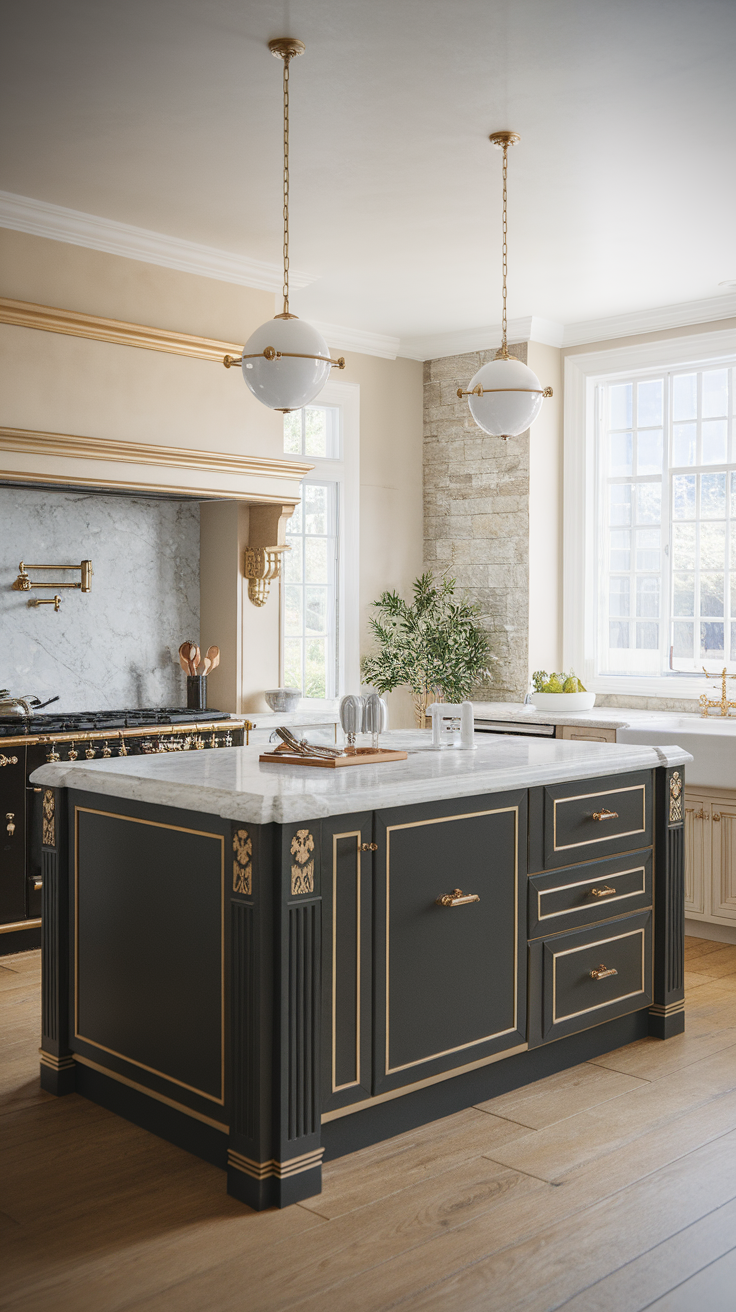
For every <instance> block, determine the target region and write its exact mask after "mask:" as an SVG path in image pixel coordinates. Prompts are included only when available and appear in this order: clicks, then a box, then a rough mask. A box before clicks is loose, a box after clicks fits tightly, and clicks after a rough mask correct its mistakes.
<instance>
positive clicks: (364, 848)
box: [360, 843, 378, 852]
mask: <svg viewBox="0 0 736 1312" xmlns="http://www.w3.org/2000/svg"><path fill="white" fill-rule="evenodd" d="M360 850H361V852H377V851H378V843H361V845H360Z"/></svg>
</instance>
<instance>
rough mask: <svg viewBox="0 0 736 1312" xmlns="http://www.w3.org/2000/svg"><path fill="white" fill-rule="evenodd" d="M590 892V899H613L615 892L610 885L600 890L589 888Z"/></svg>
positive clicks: (605, 885)
mask: <svg viewBox="0 0 736 1312" xmlns="http://www.w3.org/2000/svg"><path fill="white" fill-rule="evenodd" d="M590 892H591V896H592V897H613V895H614V893H615V892H616V890H615V888H611V885H610V884H604V885H603V887H602V888H591V890H590Z"/></svg>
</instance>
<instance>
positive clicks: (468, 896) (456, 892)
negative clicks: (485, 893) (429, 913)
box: [435, 888, 480, 907]
mask: <svg viewBox="0 0 736 1312" xmlns="http://www.w3.org/2000/svg"><path fill="white" fill-rule="evenodd" d="M467 902H480V898H479V896H478V894H477V893H463V891H462V889H461V888H453V890H452V892H451V893H443V894H442V897H438V898H435V906H436V907H463V906H465V904H466V903H467Z"/></svg>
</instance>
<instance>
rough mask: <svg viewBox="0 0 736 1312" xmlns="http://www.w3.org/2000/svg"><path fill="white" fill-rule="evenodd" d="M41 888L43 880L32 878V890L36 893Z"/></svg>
mask: <svg viewBox="0 0 736 1312" xmlns="http://www.w3.org/2000/svg"><path fill="white" fill-rule="evenodd" d="M42 888H43V880H42V879H34V881H33V891H34V893H38V892H39V891H40V890H41V889H42Z"/></svg>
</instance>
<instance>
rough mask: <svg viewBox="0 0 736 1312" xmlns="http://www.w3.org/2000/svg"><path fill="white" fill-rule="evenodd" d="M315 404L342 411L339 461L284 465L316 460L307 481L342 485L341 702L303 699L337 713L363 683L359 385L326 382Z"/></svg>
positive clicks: (281, 609) (316, 707) (281, 668)
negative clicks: (361, 677) (361, 681)
mask: <svg viewBox="0 0 736 1312" xmlns="http://www.w3.org/2000/svg"><path fill="white" fill-rule="evenodd" d="M313 404H314V405H318V406H319V405H325V406H335V407H336V408H337V409H338V410H339V412H340V418H339V427H340V437H339V445H338V455H339V457H340V458H339V459H329V458H325V457H322V456H304V455H301V454H299V455H296V454H293V455H292V454H289V453H287V452H285V453H284V454H283V456H282V458H283V459H284V460H294V461H299V462H300V463H302V464H303V462H304V461H305V460H311V461H314V466H313V468H312V470H311V471H310V473H309V474H307V475H306V478H305V480H304V481H305V482H308V483H309V482H325V483H336V484H337V516H338V520H337V530H338V532H337V537H338V567H337V608H338V628H337V697H336V698H320V697H304V698H303V699H302V703H301V706H302V710H305V711H307V710H309V711H321V710H325V711H330V712H332V711H334V710H335V708H336V705H337V701H338V699H339V698H340V697H342V696H344V694H345V693H346V692H350V691H353V692H354V691H355V690H356V689H357V688H358V686H359V684H360V596H359V588H360V385H359V384H358V383H342V382H332V381H330V382H327V383H326V384H325V386H324V387H323V389H322V391H321V392H320V394H319V396H316V397H315V398H314V403H313ZM284 636H285V635H284V584H283V580H282V579H281V578H280V579H279V682H280V683H281V684H283V681H284Z"/></svg>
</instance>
